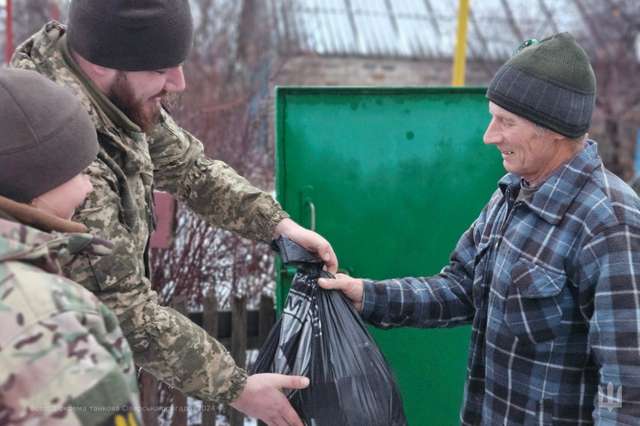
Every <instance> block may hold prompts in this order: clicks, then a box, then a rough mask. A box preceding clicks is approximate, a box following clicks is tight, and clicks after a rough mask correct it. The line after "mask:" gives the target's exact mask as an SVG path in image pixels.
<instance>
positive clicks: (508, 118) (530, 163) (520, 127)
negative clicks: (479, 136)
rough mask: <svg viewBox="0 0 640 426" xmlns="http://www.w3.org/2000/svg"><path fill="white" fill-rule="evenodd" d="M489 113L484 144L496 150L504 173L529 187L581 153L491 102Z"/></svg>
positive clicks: (571, 143)
mask: <svg viewBox="0 0 640 426" xmlns="http://www.w3.org/2000/svg"><path fill="white" fill-rule="evenodd" d="M489 112H490V113H491V116H492V118H491V122H490V123H489V126H488V127H487V130H486V131H485V133H484V138H483V140H484V143H485V144H487V145H495V146H496V148H498V150H499V151H500V153H501V154H502V165H503V166H504V168H505V170H507V171H508V172H510V173H513V174H516V175H518V176H520V177H521V178H523V179H524V180H526V181H527V182H529V183H530V184H532V185H537V184H539V183H541V182H542V181H544V179H546V178H547V177H548V176H549V175H551V174H552V173H553V171H554V170H556V169H557V168H558V167H560V166H561V165H562V164H564V163H565V162H567V161H568V160H570V159H571V158H572V157H573V156H574V155H575V154H576V153H577V152H578V151H579V150H580V149H582V144H580V143H577V142H575V141H573V140H570V139H567V138H565V137H563V136H562V135H559V134H557V133H555V132H553V131H551V130H547V129H543V128H540V127H538V126H536V125H535V124H534V123H532V122H531V121H529V120H527V119H525V118H522V117H520V116H518V115H515V114H513V113H511V112H509V111H507V110H506V109H504V108H502V107H500V106H499V105H496V104H495V103H493V102H489Z"/></svg>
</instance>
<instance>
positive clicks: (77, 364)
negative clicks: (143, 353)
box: [0, 219, 140, 425]
mask: <svg viewBox="0 0 640 426" xmlns="http://www.w3.org/2000/svg"><path fill="white" fill-rule="evenodd" d="M108 251H109V248H108V247H106V246H105V245H104V243H103V242H101V241H97V240H95V239H94V238H93V237H92V236H91V235H88V234H70V235H65V234H57V235H56V234H47V233H45V232H41V231H38V230H36V229H35V228H31V227H28V226H25V225H21V224H19V223H16V222H13V221H8V220H4V219H0V324H2V326H1V327H0V424H3V425H5V424H17V425H22V424H25V425H26V424H47V425H62V424H64V425H81V424H82V425H98V424H100V425H108V424H113V425H116V424H123V425H124V424H128V425H136V424H138V423H140V406H139V395H138V391H137V384H136V377H135V367H134V364H133V355H132V353H131V350H130V348H129V345H128V344H127V342H126V340H125V338H124V335H123V334H122V330H121V329H120V327H119V326H118V321H117V319H116V317H115V315H114V314H113V313H112V312H110V311H109V309H108V308H107V307H106V306H105V305H104V304H102V303H100V301H99V300H98V299H97V298H96V297H95V296H94V295H93V294H91V293H90V292H88V291H87V290H86V289H84V288H83V287H81V286H79V285H78V284H76V283H74V282H72V281H69V280H67V279H65V278H63V277H62V276H60V275H57V273H58V272H59V271H60V268H59V263H60V262H63V261H68V259H66V260H64V258H65V257H69V256H77V255H84V254H91V255H95V254H106V253H108Z"/></svg>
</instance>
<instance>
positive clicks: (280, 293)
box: [276, 87, 504, 426]
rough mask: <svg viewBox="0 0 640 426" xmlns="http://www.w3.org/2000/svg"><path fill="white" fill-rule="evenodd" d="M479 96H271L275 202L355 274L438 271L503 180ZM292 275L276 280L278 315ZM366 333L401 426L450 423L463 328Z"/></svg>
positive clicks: (458, 392)
mask: <svg viewBox="0 0 640 426" xmlns="http://www.w3.org/2000/svg"><path fill="white" fill-rule="evenodd" d="M484 93H485V90H484V89H482V88H294V87H281V88H278V89H277V91H276V122H277V123H276V191H277V198H278V200H279V201H280V203H281V204H282V205H283V207H284V208H285V209H286V210H287V212H289V214H291V216H292V218H293V219H294V220H296V221H297V222H298V223H300V224H302V225H304V226H307V227H313V228H315V229H316V230H317V231H318V232H319V233H320V234H322V235H323V236H325V237H326V238H327V239H328V240H329V241H331V243H332V245H333V247H334V249H335V251H336V253H337V255H338V258H339V260H340V269H341V270H343V271H345V272H347V273H349V274H351V275H352V276H354V277H366V278H372V279H384V278H392V277H402V276H428V275H432V274H435V273H438V272H439V271H440V269H441V268H442V267H443V266H444V265H445V264H446V263H447V261H448V257H449V254H450V252H451V251H452V250H453V248H454V247H455V244H456V242H457V240H458V238H459V237H460V235H461V234H462V232H463V231H464V230H465V229H467V228H468V227H469V225H470V224H471V223H472V222H473V220H474V219H475V218H476V217H477V215H478V213H479V212H480V209H481V208H482V207H483V205H484V204H485V203H486V202H487V200H488V199H489V196H490V195H491V193H492V192H493V191H494V190H495V189H496V182H497V180H498V179H499V178H500V176H501V175H502V174H503V173H504V171H503V169H502V165H501V160H500V156H499V153H498V152H497V150H496V149H495V148H494V147H487V146H485V145H484V144H483V143H482V134H483V132H484V130H485V128H486V126H487V124H488V123H489V119H490V116H489V113H488V103H487V100H486V98H485V97H484ZM291 272H292V271H287V270H280V273H279V274H278V277H277V304H278V309H279V310H281V309H282V304H283V302H284V300H285V298H286V292H287V291H288V286H289V283H290V282H291V277H292V275H291ZM372 330H373V335H374V337H375V339H376V342H377V343H378V344H379V345H380V347H381V348H382V351H383V352H384V354H385V356H386V358H387V360H388V361H389V363H390V365H391V367H392V369H393V371H394V372H395V374H396V377H397V379H398V381H399V383H400V389H401V392H402V396H403V400H404V404H405V410H406V413H407V416H408V419H409V424H410V425H437V426H444V425H456V424H459V420H458V412H459V408H460V403H461V401H462V393H463V385H464V379H465V375H466V360H467V351H468V346H469V336H470V327H469V326H464V327H458V328H453V329H408V328H405V329H394V330H386V331H385V330H377V329H373V328H372Z"/></svg>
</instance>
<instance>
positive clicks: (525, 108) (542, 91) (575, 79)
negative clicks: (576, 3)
mask: <svg viewBox="0 0 640 426" xmlns="http://www.w3.org/2000/svg"><path fill="white" fill-rule="evenodd" d="M487 98H489V100H491V101H492V102H494V103H495V104H497V105H499V106H501V107H502V108H504V109H506V110H507V111H510V112H512V113H514V114H516V115H519V116H521V117H524V118H527V119H529V120H531V121H533V122H534V123H537V124H539V125H540V126H542V127H546V128H548V129H551V130H553V131H555V132H557V133H560V134H561V135H564V136H567V137H570V138H577V137H579V136H582V135H584V134H585V133H586V132H587V131H588V130H589V126H590V124H591V116H592V114H593V109H594V106H595V100H596V77H595V74H594V72H593V68H591V63H590V62H589V57H588V56H587V54H586V52H585V51H584V50H583V49H582V48H581V47H580V46H579V45H578V43H577V42H576V40H575V39H574V38H573V36H571V34H569V33H560V34H556V35H553V36H551V37H549V38H546V39H544V40H541V41H540V42H538V43H533V44H531V45H529V46H528V47H525V48H524V49H522V50H520V51H519V52H518V53H516V55H515V56H513V57H512V58H511V59H509V60H508V61H507V62H506V63H505V64H504V65H502V67H500V69H499V70H498V72H497V73H496V75H495V76H494V77H493V80H491V83H490V84H489V89H488V90H487Z"/></svg>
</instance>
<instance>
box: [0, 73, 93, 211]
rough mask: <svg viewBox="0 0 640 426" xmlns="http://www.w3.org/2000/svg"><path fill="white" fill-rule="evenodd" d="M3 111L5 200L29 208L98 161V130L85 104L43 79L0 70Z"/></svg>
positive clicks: (0, 162)
mask: <svg viewBox="0 0 640 426" xmlns="http://www.w3.org/2000/svg"><path fill="white" fill-rule="evenodd" d="M0 105H2V108H0V134H1V135H2V137H1V138H0V195H2V196H4V197H7V198H10V199H12V200H15V201H19V202H30V201H31V200H33V199H34V198H36V197H37V196H39V195H41V194H44V193H45V192H47V191H49V190H51V189H53V188H56V187H58V186H60V185H61V184H63V183H65V182H67V181H68V180H70V179H71V178H73V177H74V176H76V175H77V174H79V173H80V172H82V171H83V170H84V169H85V168H86V167H87V166H88V165H89V164H91V162H92V161H93V160H94V159H95V158H96V155H97V154H98V138H97V136H96V130H95V127H94V125H93V123H92V122H91V119H90V118H89V115H88V114H87V113H86V111H85V110H84V108H83V107H82V105H81V104H80V101H78V99H77V98H76V97H75V96H73V94H72V93H71V92H69V91H68V90H67V89H64V88H62V87H60V86H58V85H57V84H55V83H53V82H52V81H50V80H48V79H47V78H45V77H43V76H41V75H40V74H38V73H36V72H33V71H25V70H13V69H11V70H10V69H0Z"/></svg>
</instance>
